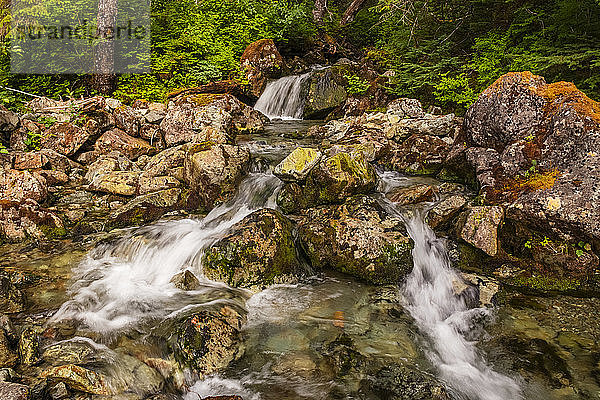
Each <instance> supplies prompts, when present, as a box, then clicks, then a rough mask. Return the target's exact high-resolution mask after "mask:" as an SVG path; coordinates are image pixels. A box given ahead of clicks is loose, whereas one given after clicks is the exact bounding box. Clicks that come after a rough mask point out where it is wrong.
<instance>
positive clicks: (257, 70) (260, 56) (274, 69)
mask: <svg viewBox="0 0 600 400" xmlns="http://www.w3.org/2000/svg"><path fill="white" fill-rule="evenodd" d="M240 62H241V64H242V69H243V70H244V71H245V74H246V79H248V82H250V85H251V86H252V94H253V95H254V96H256V97H260V95H261V93H262V92H263V90H264V88H265V86H266V84H267V79H271V78H279V77H280V76H281V73H282V71H283V69H284V67H285V63H284V62H283V58H282V57H281V54H279V51H277V47H276V46H275V43H274V42H273V40H272V39H260V40H257V41H256V42H254V43H250V44H249V45H248V47H246V50H245V51H244V54H242V57H241V59H240Z"/></svg>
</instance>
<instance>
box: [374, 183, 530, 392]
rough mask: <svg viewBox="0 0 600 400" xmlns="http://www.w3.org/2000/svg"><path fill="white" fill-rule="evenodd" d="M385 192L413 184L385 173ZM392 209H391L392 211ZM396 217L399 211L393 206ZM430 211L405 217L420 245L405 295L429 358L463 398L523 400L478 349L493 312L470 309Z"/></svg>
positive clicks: (510, 383)
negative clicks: (481, 328)
mask: <svg viewBox="0 0 600 400" xmlns="http://www.w3.org/2000/svg"><path fill="white" fill-rule="evenodd" d="M381 178H382V184H380V187H382V188H383V190H384V191H388V190H391V189H392V188H394V187H398V186H405V185H406V184H407V181H408V182H410V181H411V180H412V179H410V178H407V177H402V176H398V174H395V173H390V172H387V173H383V174H382V176H381ZM388 206H389V205H388ZM391 211H392V212H394V211H397V210H395V209H394V207H393V205H392V206H391ZM426 213H427V211H426V209H423V208H421V209H414V210H412V212H410V213H406V214H409V216H406V215H403V214H401V213H399V216H401V217H402V218H403V219H404V220H405V224H406V229H407V231H408V234H409V235H410V237H411V238H412V239H413V240H414V243H415V247H414V249H413V252H412V256H413V263H414V267H413V270H412V272H411V274H410V275H409V276H408V277H407V279H406V283H405V284H404V286H403V289H402V293H403V295H404V298H405V301H404V302H405V307H406V309H407V310H408V311H409V312H410V314H411V315H412V316H413V318H414V319H415V321H416V323H417V325H418V326H419V328H420V329H421V330H422V331H423V332H424V333H425V334H426V335H427V337H428V339H429V340H428V343H429V348H428V349H427V353H428V356H429V358H430V360H431V362H432V364H433V365H436V366H437V368H438V369H439V372H440V375H441V377H442V378H443V379H444V380H445V381H446V382H447V384H448V385H449V386H450V387H451V388H453V389H454V391H456V393H457V394H458V395H460V396H464V397H465V398H468V399H480V400H503V399H519V398H522V396H521V388H520V386H519V384H517V382H516V381H515V380H513V379H512V378H510V377H507V376H504V375H502V374H499V373H497V372H494V371H493V370H492V369H491V368H490V367H489V366H488V365H486V363H485V360H484V359H483V357H481V355H480V354H479V353H478V350H477V348H476V347H475V344H476V342H475V341H474V340H473V336H476V335H475V333H476V330H475V329H476V327H477V321H482V320H485V319H487V318H489V317H490V313H491V311H490V310H488V309H487V308H475V309H468V308H467V305H466V303H465V299H464V298H463V297H461V296H458V295H457V293H456V289H455V285H456V283H457V282H461V281H462V278H461V277H460V276H459V274H458V273H457V272H456V271H455V270H454V269H453V268H452V267H451V265H450V261H449V258H448V251H447V249H446V246H445V243H444V241H443V240H440V239H438V238H437V237H436V235H435V233H434V232H433V230H431V228H430V227H429V226H428V225H427V223H426V222H425V217H426Z"/></svg>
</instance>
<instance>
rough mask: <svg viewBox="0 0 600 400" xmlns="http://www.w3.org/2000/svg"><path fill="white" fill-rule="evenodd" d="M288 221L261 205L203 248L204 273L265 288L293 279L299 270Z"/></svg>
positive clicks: (242, 284) (233, 283)
mask: <svg viewBox="0 0 600 400" xmlns="http://www.w3.org/2000/svg"><path fill="white" fill-rule="evenodd" d="M292 230H293V226H292V223H291V221H289V220H288V219H287V218H286V217H284V216H283V215H282V214H281V213H280V212H278V211H275V210H271V209H263V210H259V211H256V212H254V213H252V214H250V215H249V216H247V217H246V218H244V219H243V220H242V221H241V222H239V223H238V224H236V225H235V226H234V227H233V228H232V229H231V232H230V233H229V234H228V235H227V236H225V237H224V238H223V239H221V240H219V241H218V242H217V243H215V244H214V245H213V246H212V247H211V248H210V249H209V250H207V251H206V253H205V254H204V257H203V266H204V275H205V276H206V277H207V278H209V279H213V280H217V281H222V282H225V283H227V284H228V285H230V286H233V287H242V288H252V289H256V288H259V289H260V288H265V287H267V286H269V285H272V284H274V283H281V282H286V281H290V280H294V276H295V275H296V274H298V273H299V272H300V271H301V265H300V262H299V260H298V257H297V254H296V247H295V243H294V236H293V232H292Z"/></svg>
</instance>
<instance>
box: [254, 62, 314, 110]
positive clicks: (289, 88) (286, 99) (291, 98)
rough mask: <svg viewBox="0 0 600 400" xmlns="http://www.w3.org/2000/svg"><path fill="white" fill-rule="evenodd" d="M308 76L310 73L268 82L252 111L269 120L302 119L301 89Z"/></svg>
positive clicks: (302, 99)
mask: <svg viewBox="0 0 600 400" xmlns="http://www.w3.org/2000/svg"><path fill="white" fill-rule="evenodd" d="M310 75H311V73H310V72H308V73H306V74H304V75H292V76H284V77H283V78H280V79H278V80H276V81H272V82H269V83H268V84H267V87H266V88H265V91H264V92H263V94H262V95H261V96H260V98H259V99H258V101H257V102H256V105H255V106H254V109H256V110H258V111H260V112H262V113H263V114H265V115H266V116H267V117H269V119H284V120H294V119H302V113H303V112H304V98H303V96H302V89H303V86H304V83H305V82H306V80H307V79H308V78H309V77H310Z"/></svg>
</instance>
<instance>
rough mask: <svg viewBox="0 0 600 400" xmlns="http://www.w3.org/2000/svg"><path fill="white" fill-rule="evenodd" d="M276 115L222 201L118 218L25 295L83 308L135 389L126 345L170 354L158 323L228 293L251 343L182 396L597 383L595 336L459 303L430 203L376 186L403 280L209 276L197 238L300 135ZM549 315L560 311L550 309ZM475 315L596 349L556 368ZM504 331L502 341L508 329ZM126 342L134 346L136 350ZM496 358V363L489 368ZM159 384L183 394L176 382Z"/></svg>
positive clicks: (77, 314) (518, 392) (263, 189)
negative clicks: (138, 223)
mask: <svg viewBox="0 0 600 400" xmlns="http://www.w3.org/2000/svg"><path fill="white" fill-rule="evenodd" d="M289 83H290V82H288V83H287V84H289ZM296 83H297V82H296ZM287 84H286V85H287ZM281 123H282V122H280V124H281ZM286 124H287V125H286V126H285V127H283V128H282V129H288V130H290V129H297V130H301V129H307V125H305V124H301V123H296V122H287V123H286ZM289 124H292V125H289ZM278 126H279V127H281V125H277V124H274V125H273V126H271V127H270V129H271V131H273V134H272V135H266V136H265V138H264V140H263V139H261V138H254V140H253V139H252V138H248V139H247V140H242V142H241V143H240V145H243V146H246V147H247V148H249V149H250V151H251V153H252V156H253V158H254V159H255V161H257V160H259V159H265V160H266V161H265V163H263V164H260V163H258V162H256V163H255V165H257V167H255V168H254V169H253V172H251V173H250V174H249V175H248V177H247V178H246V179H245V180H244V181H243V182H242V183H241V185H240V187H239V189H238V191H237V194H236V196H235V197H234V198H233V199H232V200H231V201H230V202H228V203H226V204H223V205H221V206H218V207H216V208H215V209H214V210H213V211H212V212H210V213H209V214H208V215H207V216H205V217H204V218H196V219H192V218H189V219H180V220H167V219H165V220H163V221H159V222H157V223H155V224H151V225H148V226H145V227H141V228H139V229H137V230H129V231H126V232H125V234H123V235H122V236H121V237H120V238H119V239H117V240H112V241H105V242H102V243H101V244H98V245H96V247H95V248H94V249H93V250H92V251H90V252H89V253H88V254H87V256H85V257H84V258H83V260H82V261H81V262H79V263H78V265H77V266H76V267H75V268H74V269H73V272H72V276H70V275H69V274H67V273H66V271H65V272H64V273H63V272H61V275H60V276H61V277H60V278H59V280H60V282H57V285H56V287H53V289H52V293H51V294H50V296H49V295H48V293H38V294H36V295H35V296H32V297H31V299H32V300H33V301H35V302H36V304H37V305H41V306H44V305H45V307H48V306H47V305H48V304H54V303H55V302H56V301H57V300H58V299H62V298H65V297H66V298H68V300H67V301H66V302H64V303H63V304H62V306H61V307H60V309H59V310H58V311H57V312H56V313H55V314H54V316H53V317H52V319H51V321H50V325H52V324H59V323H62V322H63V321H77V322H78V323H79V327H80V328H79V330H78V331H77V332H76V335H77V336H76V337H73V336H72V335H71V336H67V337H71V339H67V341H66V342H67V343H71V345H73V343H75V344H77V345H78V346H83V345H86V346H90V347H91V348H93V350H94V352H96V353H98V355H97V357H99V359H101V360H104V361H103V362H105V363H107V364H110V365H112V367H110V368H108V367H107V368H106V369H105V370H104V372H105V373H107V374H108V375H109V376H110V377H111V380H112V382H116V385H117V386H119V385H120V386H123V387H124V386H127V385H131V382H134V383H133V385H134V387H133V389H132V390H133V391H134V392H139V393H142V392H144V390H146V389H144V388H142V386H143V385H144V382H143V381H144V379H143V378H140V377H138V376H134V375H132V372H131V365H132V364H131V363H132V361H131V358H132V357H129V358H127V357H128V356H124V354H134V353H137V352H142V353H144V354H146V353H147V354H153V355H154V356H156V357H163V356H165V355H166V354H167V353H168V350H166V349H164V348H160V346H164V343H163V344H162V345H160V344H156V343H155V342H151V341H150V340H146V339H147V338H148V337H151V336H152V334H154V333H157V337H165V336H164V335H163V336H160V335H161V332H163V331H164V330H166V331H169V332H173V324H176V323H177V321H180V320H181V318H182V317H185V316H187V315H189V314H190V313H193V312H195V310H197V309H202V308H203V307H212V306H213V305H218V304H223V303H225V304H230V305H233V306H235V307H237V309H239V310H242V311H244V313H247V323H246V325H245V326H244V328H243V332H242V333H243V337H244V346H245V353H244V355H243V357H242V358H241V359H239V360H238V361H236V362H235V363H234V364H232V365H231V366H230V368H228V369H227V370H225V371H222V372H221V373H220V374H218V375H212V376H208V377H205V378H204V379H202V380H198V379H197V378H195V377H194V376H193V375H191V374H190V375H187V376H186V377H185V385H183V387H184V388H187V389H186V390H184V393H183V395H182V399H183V400H198V399H202V398H204V397H206V396H214V395H241V396H242V397H243V399H244V400H276V399H277V400H278V399H281V398H285V399H290V400H305V399H306V400H308V399H311V400H313V399H323V400H325V399H361V400H379V399H383V398H398V396H410V393H411V392H410V390H412V389H413V388H414V387H419V385H420V384H422V382H429V383H428V384H431V385H434V386H435V385H436V384H438V383H439V382H440V381H441V382H443V383H444V385H445V386H446V387H447V389H448V391H449V392H450V394H451V396H452V398H456V399H469V400H496V399H521V398H527V399H533V398H535V399H548V398H553V399H559V398H561V399H562V398H573V399H577V398H580V396H579V393H578V392H576V391H575V389H573V390H571V391H568V390H567V389H564V388H563V387H562V386H557V387H560V389H557V391H556V394H553V395H552V396H550V395H548V393H550V392H549V391H548V390H547V389H546V386H548V385H549V384H548V383H547V379H548V378H547V376H552V377H554V376H558V378H553V379H555V381H552V382H559V383H552V382H551V383H550V384H552V385H560V384H562V383H560V382H564V381H565V380H570V381H569V382H571V381H573V382H574V381H575V379H577V380H578V382H581V384H579V383H578V384H579V385H580V386H579V388H578V389H576V390H586V392H582V393H594V390H596V388H598V385H597V383H595V381H594V378H593V376H594V375H593V374H596V372H595V369H594V368H595V367H594V365H595V363H597V360H596V358H594V356H592V355H591V351H592V349H594V348H595V347H594V344H593V343H594V341H593V340H592V341H591V343H592V344H590V340H588V341H587V342H586V341H585V340H584V339H582V338H580V337H579V336H576V337H575V339H573V337H572V336H565V335H562V336H561V335H559V336H557V338H556V339H554V338H553V337H552V335H551V334H549V333H548V329H546V328H542V327H540V326H539V323H538V322H537V321H536V320H533V319H532V318H530V317H529V316H528V313H533V311H527V310H523V309H522V308H519V309H508V308H506V307H505V308H504V309H503V313H501V314H500V316H499V317H498V318H500V319H501V323H500V325H498V323H497V322H493V319H494V318H493V317H494V315H493V310H488V309H485V308H475V309H469V308H468V307H467V305H466V303H465V301H464V298H463V297H461V296H458V295H457V294H456V291H455V287H454V286H455V285H454V284H455V283H456V282H459V281H460V280H461V279H462V278H461V276H460V274H459V273H458V272H457V271H455V270H454V269H453V268H452V267H451V265H450V262H449V260H448V252H447V249H446V246H445V242H444V240H443V239H439V238H437V237H436V235H435V233H434V232H433V231H432V230H431V229H430V228H429V227H428V226H427V224H426V223H425V222H424V217H425V213H426V209H427V208H426V207H427V206H431V205H425V208H421V209H413V210H400V209H397V208H396V207H395V206H394V205H393V204H391V203H389V202H387V201H384V200H382V203H383V204H384V205H385V206H386V208H387V210H388V212H389V213H391V214H393V215H394V216H396V217H400V218H402V219H403V220H404V221H405V223H406V228H407V231H408V233H409V235H410V236H411V237H412V238H413V240H414V242H415V248H414V250H413V259H414V269H413V271H412V273H411V274H410V275H409V276H408V278H407V280H406V282H404V283H403V284H401V283H399V284H398V285H396V286H384V287H373V286H369V285H365V284H362V283H360V282H357V281H356V280H354V279H352V278H349V277H346V276H340V275H337V274H335V273H324V274H322V275H320V276H318V277H313V278H311V279H310V280H308V281H307V282H303V283H301V284H297V285H277V286H273V287H271V288H269V289H267V290H265V291H263V292H260V293H257V294H254V295H251V294H250V293H248V292H246V291H243V290H237V289H232V288H229V287H227V286H226V285H224V284H220V283H215V282H211V281H209V280H207V279H203V278H202V265H201V257H202V254H203V252H204V250H206V249H207V248H209V247H210V246H211V245H212V244H213V243H215V242H216V241H217V240H218V239H219V238H221V237H223V236H224V235H226V234H227V232H229V230H230V229H231V227H232V226H233V225H234V224H235V223H237V222H239V221H241V220H242V219H243V218H244V217H245V216H247V215H248V214H250V213H251V212H253V211H255V210H258V209H261V208H265V207H268V208H276V204H275V197H276V194H277V192H278V190H279V188H280V185H281V183H280V181H279V180H278V179H277V178H275V177H274V176H273V175H272V174H271V173H270V172H269V169H270V168H271V167H269V166H268V164H270V165H271V166H272V165H274V164H276V163H277V162H278V161H279V160H281V159H282V158H283V157H284V156H285V155H286V154H288V153H289V152H290V151H291V150H293V148H294V146H295V145H297V143H299V142H298V141H296V140H289V139H285V138H283V139H282V138H281V137H280V136H279V135H277V134H276V133H277V132H278V131H279V130H281V129H278ZM267 136H268V137H267ZM308 144H310V143H308ZM380 178H381V179H380V181H381V182H380V183H381V184H380V187H379V191H380V192H382V194H384V193H386V192H388V191H390V190H392V189H393V188H395V187H399V186H410V185H413V184H416V183H428V184H435V182H434V181H433V180H431V179H427V178H413V177H405V176H401V175H399V174H396V173H390V172H383V173H381V175H380ZM81 257H82V251H81V250H77V252H76V254H74V255H73V256H72V257H60V260H58V259H57V261H55V263H58V264H57V265H60V266H61V267H60V269H61V271H62V270H63V269H65V268H66V267H65V266H66V265H69V264H70V263H72V262H73V261H69V260H78V259H80V258H81ZM25 261H27V263H28V264H31V263H30V261H28V260H25V259H24V260H23V262H25ZM44 263H46V261H44ZM38 264H39V263H36V264H31V265H34V269H35V270H36V271H41V270H42V268H45V269H48V267H45V266H41V265H38ZM19 265H20V264H19ZM44 265H46V264H44ZM185 270H190V271H191V272H193V273H194V274H195V275H196V276H197V277H198V278H199V279H200V281H201V285H200V286H199V287H198V288H197V289H195V290H192V291H183V290H180V289H177V288H176V287H175V286H174V285H173V283H171V278H172V277H173V276H174V275H176V274H178V273H180V272H182V271H185ZM63 276H64V277H70V278H71V282H72V285H71V287H70V288H69V290H68V292H67V293H66V295H65V293H64V292H61V291H60V286H59V283H61V284H62V283H63V282H64V281H65V278H63ZM60 301H61V302H62V300H60ZM519 301H521V300H519ZM567 303H568V302H565V301H563V300H561V302H558V303H551V305H549V306H548V307H549V308H550V310H555V309H560V307H565V304H567ZM572 303H573V304H572V305H570V306H569V307H570V308H568V310H572V311H569V312H572V313H573V315H577V314H576V313H577V312H578V310H579V309H580V307H581V305H580V302H572ZM515 304H516V303H515ZM526 304H529V303H526ZM590 304H591V305H590V306H587V307H588V308H590V309H593V307H594V305H595V304H596V303H594V302H593V301H591V303H590ZM37 305H36V306H35V307H37ZM35 307H34V308H33V309H36V308H35ZM519 307H522V305H521V303H519ZM544 307H546V306H544ZM553 307H554V308H553ZM557 307H558V308H557ZM544 310H545V309H544ZM535 312H537V313H538V316H537V317H536V318H538V320H540V319H543V318H548V317H546V316H544V314H543V312H544V311H542V310H538V309H536V310H535ZM494 313H495V311H494ZM515 315H518V316H519V317H518V319H515V318H514V317H513V316H515ZM550 318H552V319H553V323H554V319H555V318H554V314H552V316H551V317H550ZM586 324H587V325H589V324H588V323H587V322H585V321H582V322H581V324H580V325H581V327H578V329H579V330H580V331H582V332H585V331H586V330H589V328H588V326H587V325H586ZM483 326H486V329H487V328H488V327H490V329H493V330H494V335H496V337H497V338H499V340H500V339H501V340H506V339H505V338H506V337H508V338H509V339H510V340H513V339H514V338H517V337H518V338H519V342H518V343H522V346H524V347H523V348H525V349H526V348H527V346H529V344H530V343H532V342H530V341H528V340H534V343H537V344H539V343H549V344H548V345H547V346H549V347H546V348H545V349H546V350H545V351H547V349H554V348H556V349H564V348H563V347H560V346H561V345H563V344H564V345H565V346H569V348H570V349H571V348H572V349H575V350H573V351H577V352H579V353H577V354H590V355H589V357H588V358H585V357H587V356H585V357H582V356H581V355H579V356H578V357H580V359H585V360H586V361H585V363H581V364H577V363H575V364H574V365H571V364H569V365H568V368H567V367H566V366H564V365H563V364H560V363H558V362H555V364H556V363H558V364H556V365H559V366H560V368H558V369H559V370H560V371H561V373H562V374H563V375H557V372H556V371H555V370H553V369H551V368H550V367H549V365H550V366H552V365H554V364H551V363H550V364H549V362H548V361H547V360H545V359H544V360H543V361H542V362H540V364H539V365H537V364H535V365H533V364H523V361H522V359H521V354H519V353H518V352H516V353H515V354H510V345H508V346H507V345H506V344H504V343H505V342H502V341H501V340H500V341H494V340H493V338H491V339H490V337H487V336H486V335H485V334H484V332H483ZM559 329H562V328H561V325H560V324H558V325H556V326H554V325H553V327H552V330H553V331H558V330H559ZM82 336H89V337H90V338H93V340H95V341H98V342H100V343H106V345H101V344H97V343H96V342H94V341H92V340H91V339H89V338H86V337H82ZM107 338H108V339H109V340H106V339H107ZM111 338H112V339H116V340H112V339H111ZM123 338H132V339H123ZM135 338H138V339H135ZM128 340H135V344H134V345H127V343H128ZM510 340H509V341H508V343H514V342H513V341H510ZM586 340H587V339H586ZM69 341H70V342H69ZM66 342H65V341H63V342H62V343H63V344H64V343H66ZM159 343H160V341H159ZM128 346H129V347H128ZM130 346H134V347H135V348H136V349H138V348H139V349H141V350H135V352H133V353H132V350H131V347H130ZM157 346H158V347H159V348H157ZM586 346H587V347H586ZM482 347H483V348H485V349H486V350H487V353H486V355H484V353H483V352H481V351H480V350H479V349H480V348H482ZM560 351H563V352H564V350H556V352H557V354H561V353H560ZM535 356H536V357H537V356H538V355H535ZM544 357H546V356H545V355H544ZM486 359H487V360H488V361H489V362H490V363H489V364H488V363H486ZM497 365H501V366H502V367H501V368H496V366H497ZM599 365H600V364H599ZM492 366H494V367H492ZM381 371H384V373H383V374H382V372H381ZM498 371H515V373H516V371H519V373H520V374H521V375H523V374H526V375H525V376H527V378H528V382H536V385H537V386H536V391H534V392H535V393H533V394H532V390H531V384H529V383H527V384H525V383H523V382H522V379H521V378H519V377H517V378H512V377H510V376H508V375H503V374H502V373H500V372H498ZM524 371H525V372H524ZM390 374H391V375H390ZM576 374H578V375H576ZM390 376H392V377H396V378H393V379H392V378H390ZM415 376H416V378H415ZM575 376H577V378H575ZM399 377H401V378H399ZM398 379H400V381H398ZM411 379H413V380H411ZM399 382H400V383H399ZM402 383H405V386H402ZM582 388H583V389H582ZM163 390H165V391H166V392H168V393H177V394H178V395H179V394H180V392H179V391H178V390H176V389H173V388H166V389H163ZM144 393H147V391H146V392H144ZM394 396H396V397H394Z"/></svg>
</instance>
